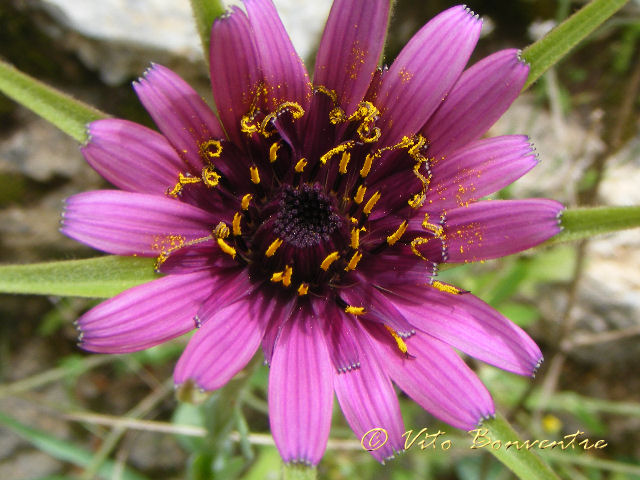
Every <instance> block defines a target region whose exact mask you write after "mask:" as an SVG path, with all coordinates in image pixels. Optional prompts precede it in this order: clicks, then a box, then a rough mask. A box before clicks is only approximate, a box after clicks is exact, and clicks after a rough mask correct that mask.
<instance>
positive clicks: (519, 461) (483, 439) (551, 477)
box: [471, 415, 558, 480]
mask: <svg viewBox="0 0 640 480" xmlns="http://www.w3.org/2000/svg"><path fill="white" fill-rule="evenodd" d="M471 434H472V435H473V436H474V440H473V444H472V447H471V448H474V446H475V448H479V449H481V450H485V451H488V452H490V453H491V454H492V455H493V456H495V457H496V458H497V459H498V460H499V461H500V462H501V463H502V464H503V465H505V466H506V467H507V468H509V470H511V471H512V472H513V473H515V474H516V475H517V476H518V478H521V479H523V480H558V477H557V476H556V474H555V473H553V471H552V470H551V469H550V468H549V466H548V465H547V464H546V463H544V462H543V461H542V460H540V457H538V456H537V455H535V454H534V453H533V452H531V451H529V450H527V449H526V448H522V449H521V450H518V449H516V448H515V447H516V446H515V445H514V446H513V447H510V448H508V449H507V448H506V444H507V442H509V441H511V442H514V441H519V443H520V444H522V441H520V439H519V437H518V434H517V433H516V432H515V431H514V430H513V428H511V425H509V423H508V422H507V421H506V420H505V419H504V418H503V417H502V416H500V415H497V416H496V417H495V418H492V419H490V420H485V421H484V422H482V425H481V426H480V427H478V428H477V429H476V430H472V431H471ZM498 441H499V442H500V444H499V447H500V448H496V447H497V446H498V443H497V442H498ZM494 442H495V443H494Z"/></svg>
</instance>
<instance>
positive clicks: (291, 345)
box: [269, 309, 334, 465]
mask: <svg viewBox="0 0 640 480" xmlns="http://www.w3.org/2000/svg"><path fill="white" fill-rule="evenodd" d="M307 310H308V309H302V310H301V311H300V312H299V313H298V314H297V315H296V316H295V317H294V318H292V319H291V321H289V322H287V323H285V324H284V326H283V328H282V332H281V334H280V336H279V337H278V341H277V343H276V346H275V351H274V353H273V360H272V362H271V371H270V373H269V420H270V423H271V433H272V435H273V439H274V441H275V443H276V447H278V451H279V452H280V456H281V457H282V460H283V461H284V462H285V463H288V462H303V463H307V464H311V465H316V464H317V463H318V462H319V461H320V459H321V458H322V455H323V453H324V450H325V448H326V445H327V439H328V438H329V428H330V426H331V411H332V407H333V377H334V370H333V367H332V365H331V358H330V357H329V352H328V350H327V346H326V342H325V339H324V332H323V331H322V328H321V327H320V325H319V324H318V319H317V318H315V317H314V316H313V315H312V314H311V312H308V311H307Z"/></svg>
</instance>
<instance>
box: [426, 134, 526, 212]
mask: <svg viewBox="0 0 640 480" xmlns="http://www.w3.org/2000/svg"><path fill="white" fill-rule="evenodd" d="M537 163H538V160H537V157H536V154H535V151H534V150H533V147H532V146H531V144H530V143H529V139H528V138H527V137H526V136H524V135H508V136H504V137H493V138H486V139H482V140H477V141H475V142H473V143H471V144H469V145H467V146H465V147H463V148H461V149H459V150H457V151H456V152H455V153H454V154H452V155H450V156H447V157H443V158H435V159H434V160H433V161H432V162H431V165H430V167H431V173H432V174H433V177H432V179H431V184H430V185H429V190H428V192H427V201H426V205H431V204H434V205H437V206H438V208H442V209H449V208H453V207H462V206H465V205H467V204H468V203H469V202H472V201H475V200H478V199H479V198H482V197H484V196H486V195H489V194H491V193H494V192H497V191H498V190H500V189H501V188H504V187H506V186H507V185H510V184H511V183H513V182H514V181H516V180H517V179H518V178H520V177H521V176H522V175H524V174H525V173H527V172H528V171H529V170H531V169H532V168H533V167H535V166H536V165H537Z"/></svg>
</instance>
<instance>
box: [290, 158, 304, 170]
mask: <svg viewBox="0 0 640 480" xmlns="http://www.w3.org/2000/svg"><path fill="white" fill-rule="evenodd" d="M306 165H307V159H306V158H301V159H300V160H298V163H296V166H295V167H294V168H293V169H294V170H295V171H296V172H297V173H302V171H303V170H304V167H305V166H306Z"/></svg>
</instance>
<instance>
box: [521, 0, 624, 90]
mask: <svg viewBox="0 0 640 480" xmlns="http://www.w3.org/2000/svg"><path fill="white" fill-rule="evenodd" d="M628 1H629V0H593V1H592V2H591V3H588V4H587V5H585V6H584V7H582V8H581V9H580V10H578V11H577V12H576V13H574V14H573V15H571V16H570V17H569V18H567V19H566V20H565V21H564V22H562V23H561V24H560V25H558V26H557V27H556V28H554V29H553V30H551V31H550V32H549V33H548V34H547V35H545V36H544V37H543V38H541V39H540V40H538V41H537V42H535V43H533V44H532V45H529V46H528V47H527V48H525V49H524V51H523V52H522V58H523V59H524V60H525V61H526V62H527V63H529V64H530V65H531V69H530V71H529V77H528V78H527V83H525V85H524V88H523V90H526V89H527V88H529V86H531V84H532V83H533V82H535V81H536V80H537V79H538V78H540V76H541V75H542V74H543V73H544V72H546V71H547V70H548V69H549V68H551V67H552V66H553V65H555V64H556V63H557V62H559V61H560V60H562V58H563V57H564V56H566V55H567V54H568V53H569V51H570V50H571V49H572V48H573V47H575V46H576V45H577V44H578V43H580V42H581V41H582V40H584V39H585V38H586V37H587V36H589V35H590V34H591V33H592V32H593V31H594V30H595V29H596V28H598V27H599V26H600V25H602V24H603V23H604V22H605V20H607V19H608V18H609V17H611V16H612V15H613V14H614V13H616V12H617V11H618V10H620V9H621V8H622V7H623V6H624V4H625V3H627V2H628Z"/></svg>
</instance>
